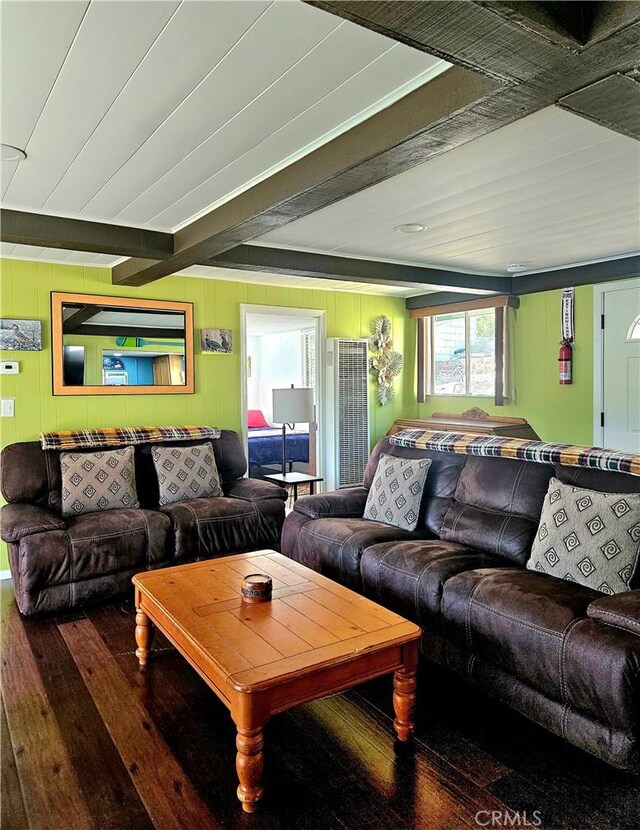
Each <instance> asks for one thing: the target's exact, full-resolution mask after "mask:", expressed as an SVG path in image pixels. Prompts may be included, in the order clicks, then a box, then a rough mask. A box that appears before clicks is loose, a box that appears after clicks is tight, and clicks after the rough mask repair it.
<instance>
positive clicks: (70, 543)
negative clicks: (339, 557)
mask: <svg viewBox="0 0 640 830" xmlns="http://www.w3.org/2000/svg"><path fill="white" fill-rule="evenodd" d="M195 443H202V442H199V441H184V442H173V443H172V446H175V445H182V446H184V445H187V444H195ZM212 443H213V450H214V454H215V459H216V464H217V467H218V471H219V473H220V478H221V482H222V488H223V490H224V497H220V498H200V499H192V500H190V501H185V502H176V503H174V504H169V505H167V506H166V507H161V508H160V507H158V498H159V494H158V479H157V477H156V473H155V468H154V465H153V460H152V458H151V448H150V445H145V444H142V445H139V446H137V447H136V448H135V468H136V485H137V491H138V499H139V501H140V507H139V508H135V509H130V510H108V511H104V512H100V513H88V514H85V515H79V516H74V517H71V518H68V517H67V518H64V517H63V516H62V512H61V507H62V505H61V499H62V478H61V472H60V453H59V452H58V451H54V450H42V449H41V448H40V444H38V443H37V442H35V441H33V442H24V443H18V444H10V445H9V446H7V447H5V448H4V450H3V451H2V464H1V476H0V486H1V489H2V495H3V496H4V498H5V500H6V501H7V502H8V504H6V505H5V506H4V507H3V508H2V512H1V515H0V519H1V535H2V539H3V540H4V541H5V542H7V544H8V549H9V563H10V566H11V575H12V578H13V586H14V590H15V594H16V600H17V603H18V607H19V609H20V611H21V612H22V613H23V614H36V613H40V612H44V611H60V610H63V609H67V608H74V607H76V606H79V605H81V604H83V603H85V602H88V601H90V600H95V599H102V598H104V597H110V596H114V595H117V594H119V593H124V592H126V591H127V590H129V589H130V586H131V577H132V576H133V575H134V574H136V573H138V572H139V571H141V570H148V569H151V568H159V567H166V566H168V565H174V564H178V563H181V562H187V561H194V560H198V559H203V558H207V557H214V556H221V555H223V554H225V553H240V552H242V551H246V550H256V549H259V548H263V547H264V548H270V547H274V546H275V547H277V546H278V544H279V540H280V532H281V529H282V523H283V521H284V503H285V500H286V497H287V494H286V491H285V490H284V489H283V488H281V487H278V486H277V485H276V484H272V483H271V482H267V481H257V480H254V479H246V478H242V476H243V475H244V473H245V472H246V469H247V462H246V458H245V453H244V448H243V446H242V443H241V441H240V439H239V438H238V435H237V434H236V433H235V432H231V431H230V430H223V431H222V434H221V436H220V438H219V439H216V440H214V441H213V442H212Z"/></svg>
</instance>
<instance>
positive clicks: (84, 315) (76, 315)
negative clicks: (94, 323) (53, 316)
mask: <svg viewBox="0 0 640 830" xmlns="http://www.w3.org/2000/svg"><path fill="white" fill-rule="evenodd" d="M102 310H103V309H102V307H101V306H94V305H86V306H83V307H82V308H79V309H78V310H77V311H74V312H73V314H71V315H70V316H69V317H67V318H66V320H63V322H62V330H63V332H64V333H65V334H73V333H74V332H75V331H76V329H78V328H80V326H82V325H83V323H86V322H87V320H90V319H91V318H92V317H95V316H96V314H99V313H100V312H101V311H102Z"/></svg>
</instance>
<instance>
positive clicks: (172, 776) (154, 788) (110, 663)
mask: <svg viewBox="0 0 640 830" xmlns="http://www.w3.org/2000/svg"><path fill="white" fill-rule="evenodd" d="M60 632H61V634H62V636H63V638H64V641H65V642H66V644H67V646H68V648H69V651H70V652H71V655H72V656H73V659H74V660H75V662H76V664H77V666H78V668H79V670H80V672H81V674H82V676H83V678H84V681H85V683H86V685H87V688H88V689H89V691H90V692H91V696H92V697H93V700H94V702H95V704H96V706H97V708H98V710H99V712H100V714H101V716H102V718H103V720H104V722H105V725H106V727H107V729H108V730H109V733H110V734H111V737H112V739H113V741H114V743H115V744H116V746H117V747H118V751H119V752H120V755H121V756H122V759H123V761H124V763H125V764H126V766H127V769H128V770H129V773H130V775H131V778H132V781H133V783H134V785H135V787H136V789H137V790H138V793H139V795H140V798H141V799H142V802H143V803H144V805H145V807H146V809H147V812H148V813H149V815H150V816H151V819H152V821H153V823H154V824H155V825H156V827H157V828H159V830H191V828H194V827H197V828H199V830H200V828H201V830H205V829H208V830H219V828H220V825H219V824H218V822H216V821H215V819H214V818H213V816H212V815H211V813H210V812H209V810H208V809H207V808H206V806H205V805H204V804H203V803H202V801H201V799H200V797H199V795H198V793H197V792H196V790H195V789H194V787H193V785H192V784H191V782H190V781H189V779H188V778H187V777H186V775H185V774H184V772H183V770H182V769H181V767H180V766H179V764H178V763H177V762H176V760H175V758H174V757H173V755H172V753H171V751H170V750H169V748H168V747H167V745H166V744H165V742H164V740H163V739H162V737H161V736H160V735H159V734H158V732H157V731H156V729H155V728H154V726H153V725H152V724H151V723H150V722H149V719H148V716H147V714H146V712H145V710H144V708H143V707H142V706H141V705H140V704H139V703H138V701H137V700H136V699H135V698H134V696H133V695H132V694H131V687H130V685H129V684H128V682H127V680H126V678H125V677H124V675H123V674H122V672H121V670H120V668H119V666H118V665H117V663H116V662H115V660H114V659H113V657H112V656H111V654H110V653H109V650H108V649H107V647H106V645H105V644H104V642H103V641H102V639H101V637H100V635H99V634H98V632H97V631H96V629H95V628H94V626H93V624H92V623H91V621H90V620H80V621H78V622H72V623H64V624H63V625H61V626H60Z"/></svg>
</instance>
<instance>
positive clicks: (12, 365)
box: [0, 360, 20, 375]
mask: <svg viewBox="0 0 640 830" xmlns="http://www.w3.org/2000/svg"><path fill="white" fill-rule="evenodd" d="M19 371H20V369H19V367H18V361H17V360H6V361H3V362H2V363H0V375H17V374H18V372H19Z"/></svg>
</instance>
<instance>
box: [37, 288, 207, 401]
mask: <svg viewBox="0 0 640 830" xmlns="http://www.w3.org/2000/svg"><path fill="white" fill-rule="evenodd" d="M125 304H126V305H125ZM52 311H53V315H54V316H53V332H54V338H53V339H54V352H55V351H56V350H57V351H58V354H60V353H61V360H60V363H61V367H60V366H56V355H55V354H54V370H56V369H58V373H59V375H61V384H58V385H60V386H61V388H60V389H57V388H56V393H57V394H83V393H85V394H87V393H88V394H99V391H98V390H99V388H100V387H110V391H109V392H108V391H107V390H106V389H105V390H104V393H105V394H110V393H111V392H113V391H115V390H114V388H115V387H140V391H141V392H152V391H155V389H156V388H157V389H158V391H160V387H162V390H161V391H165V392H166V391H175V392H179V391H193V378H192V374H193V373H192V371H191V378H189V372H188V371H187V367H188V365H189V364H192V360H193V351H192V344H191V340H192V339H193V322H192V309H191V305H190V304H188V303H171V302H166V303H164V302H162V301H156V300H125V299H123V298H114V297H95V296H86V295H73V294H67V295H64V297H63V296H61V295H59V294H57V292H54V293H53V295H52ZM56 341H57V343H59V344H60V345H59V346H58V345H56ZM187 344H189V348H187ZM60 347H61V348H60ZM60 369H61V372H60V371H59V370H60ZM55 385H56V383H55V379H54V386H55ZM78 387H80V388H78ZM142 387H144V388H142ZM85 389H86V391H85ZM119 391H122V392H124V391H125V390H124V389H121V390H119ZM131 391H132V392H134V391H136V390H135V389H131Z"/></svg>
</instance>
